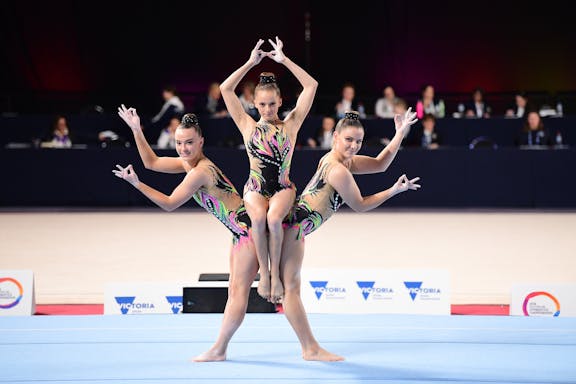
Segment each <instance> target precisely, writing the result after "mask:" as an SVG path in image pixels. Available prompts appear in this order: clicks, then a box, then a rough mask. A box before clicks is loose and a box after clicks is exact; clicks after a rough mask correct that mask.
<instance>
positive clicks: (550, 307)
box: [510, 283, 576, 317]
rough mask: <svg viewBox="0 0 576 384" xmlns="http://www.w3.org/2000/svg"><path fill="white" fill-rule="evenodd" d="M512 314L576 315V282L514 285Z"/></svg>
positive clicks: (511, 302) (511, 303)
mask: <svg viewBox="0 0 576 384" xmlns="http://www.w3.org/2000/svg"><path fill="white" fill-rule="evenodd" d="M510 315H511V316H547V317H558V316H562V317H575V316H576V283H574V284H568V283H567V284H536V283H534V284H518V285H514V286H513V287H512V298H511V301H510Z"/></svg>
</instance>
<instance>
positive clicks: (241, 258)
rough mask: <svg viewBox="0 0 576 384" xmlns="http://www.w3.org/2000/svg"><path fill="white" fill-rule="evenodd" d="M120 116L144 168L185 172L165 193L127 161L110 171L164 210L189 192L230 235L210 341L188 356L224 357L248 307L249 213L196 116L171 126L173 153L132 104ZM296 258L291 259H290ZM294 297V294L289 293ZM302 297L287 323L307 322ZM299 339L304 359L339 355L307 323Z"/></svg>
mask: <svg viewBox="0 0 576 384" xmlns="http://www.w3.org/2000/svg"><path fill="white" fill-rule="evenodd" d="M118 114H119V115H120V117H121V118H122V119H123V120H124V121H125V122H126V124H128V126H129V127H130V128H131V130H132V133H133V135H134V139H135V141H136V146H137V148H138V152H139V154H140V157H141V159H142V161H143V162H144V165H145V167H146V168H147V169H151V170H154V171H158V172H165V173H179V172H185V173H186V176H185V177H184V180H183V181H182V182H181V183H180V184H179V185H178V186H177V187H176V188H175V189H174V191H173V192H172V194H171V195H170V196H167V195H166V194H164V193H162V192H160V191H158V190H156V189H154V188H152V187H150V186H148V185H146V184H145V183H143V182H141V181H140V180H139V178H138V175H137V174H136V172H135V171H134V169H133V166H132V165H131V164H130V165H128V166H127V167H122V166H120V165H117V166H116V167H117V169H115V170H113V171H112V172H113V173H114V174H115V175H116V176H117V177H119V178H122V179H124V180H126V181H127V182H129V183H130V184H131V185H133V186H134V187H135V188H136V189H138V190H139V191H140V192H142V193H143V194H144V195H145V196H146V197H148V198H149V199H150V200H151V201H153V202H154V203H155V204H157V205H158V206H159V207H161V208H162V209H164V210H167V211H172V210H174V209H176V208H178V207H179V206H181V205H182V204H184V203H185V202H187V201H188V200H190V199H191V198H194V199H195V200H196V202H197V203H198V204H199V205H201V206H202V207H204V208H205V209H206V210H207V211H208V212H210V213H211V214H213V215H214V216H216V217H217V218H218V219H219V220H220V221H221V222H222V223H223V224H224V225H225V226H226V227H227V228H228V229H229V230H230V231H231V232H232V235H233V243H232V249H231V252H230V255H229V256H230V281H229V287H228V299H227V301H226V307H225V309H224V316H223V319H222V324H221V327H220V331H219V334H218V337H217V339H216V342H215V343H214V345H213V346H212V347H211V348H210V349H209V350H207V351H206V352H204V353H202V354H200V355H198V356H196V357H195V358H193V361H197V362H206V361H223V360H226V351H227V348H228V344H229V343H230V340H231V339H232V336H233V335H234V333H235V332H236V330H237V329H238V328H239V327H240V325H241V324H242V321H243V320H244V317H245V314H246V309H247V307H248V297H249V294H250V288H251V286H252V283H253V282H254V279H255V278H256V275H257V273H258V260H257V258H256V250H255V248H254V244H253V242H252V240H251V238H250V235H249V228H250V219H249V217H248V215H247V213H246V210H245V209H244V205H243V202H242V198H241V197H240V194H239V193H238V192H237V191H236V189H235V188H234V186H233V184H232V183H231V182H230V181H229V180H228V178H227V177H226V176H225V175H224V174H223V173H222V171H221V170H220V169H219V168H218V167H217V166H216V165H215V164H214V163H213V162H212V161H210V160H209V159H208V158H207V157H206V156H205V155H204V153H203V150H202V145H203V142H204V139H203V137H202V131H201V129H200V126H199V124H198V120H197V119H196V116H195V115H193V114H186V115H184V117H183V118H182V122H181V124H180V125H179V126H178V128H177V129H176V132H175V140H176V151H177V153H178V155H179V156H178V157H158V156H157V155H156V154H155V153H154V151H153V150H152V148H151V147H150V145H149V144H148V142H147V141H146V138H145V136H144V134H143V132H142V129H141V124H140V118H139V116H138V114H137V113H136V110H135V109H134V108H126V107H125V106H124V105H122V106H121V107H120V108H119V109H118ZM295 260H296V259H295ZM285 265H286V267H285V268H286V269H288V270H292V269H294V267H293V266H292V262H290V261H287V262H286V263H285ZM292 300H293V301H295V302H298V301H299V300H300V298H299V297H297V298H293V299H292ZM292 308H294V309H295V312H294V313H291V311H292ZM300 308H303V307H302V303H301V302H300V303H299V305H295V306H294V305H293V306H292V307H291V308H289V309H288V310H284V313H285V315H286V316H287V317H289V318H290V319H291V320H290V323H291V324H292V323H294V324H299V325H300V324H305V325H307V324H308V320H307V318H306V313H305V312H304V311H300V310H299V309H300ZM294 330H295V331H296V333H297V337H298V339H299V340H301V341H302V340H303V341H305V344H304V343H303V344H302V356H303V358H304V359H306V360H320V361H338V360H342V358H341V357H340V356H337V355H335V354H333V353H330V352H328V351H327V350H325V349H324V348H322V347H321V346H320V344H319V343H318V342H317V341H316V339H315V338H314V335H313V334H312V331H311V329H310V327H309V326H301V325H300V326H299V327H298V328H294Z"/></svg>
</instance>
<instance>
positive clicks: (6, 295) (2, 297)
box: [0, 277, 24, 309]
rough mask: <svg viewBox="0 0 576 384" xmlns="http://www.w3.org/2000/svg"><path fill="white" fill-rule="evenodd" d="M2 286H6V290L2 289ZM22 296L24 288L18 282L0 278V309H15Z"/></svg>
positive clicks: (10, 278)
mask: <svg viewBox="0 0 576 384" xmlns="http://www.w3.org/2000/svg"><path fill="white" fill-rule="evenodd" d="M3 285H7V287H6V289H5V288H3V287H2V286H3ZM23 295H24V288H22V284H20V282H19V281H18V280H16V279H13V278H12V277H0V309H8V308H12V307H15V306H16V305H18V303H19V302H20V300H22V296H23Z"/></svg>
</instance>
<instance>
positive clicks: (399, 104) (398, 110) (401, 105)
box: [379, 97, 412, 146]
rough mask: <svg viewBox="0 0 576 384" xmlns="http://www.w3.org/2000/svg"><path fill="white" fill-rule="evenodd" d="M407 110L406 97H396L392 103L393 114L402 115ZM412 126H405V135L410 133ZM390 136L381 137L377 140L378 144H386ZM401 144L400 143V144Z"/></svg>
mask: <svg viewBox="0 0 576 384" xmlns="http://www.w3.org/2000/svg"><path fill="white" fill-rule="evenodd" d="M407 110H408V103H407V102H406V99H404V98H402V97H396V103H394V114H395V115H402V116H403V115H404V114H405V113H406V111H407ZM411 128H412V126H411V125H408V126H407V127H406V130H405V133H406V136H408V134H409V133H410V129H411ZM406 136H405V138H406ZM390 140H391V139H390V138H389V137H387V136H384V137H382V138H381V139H380V140H379V141H380V144H383V145H388V144H389V143H390ZM400 145H401V146H402V144H400Z"/></svg>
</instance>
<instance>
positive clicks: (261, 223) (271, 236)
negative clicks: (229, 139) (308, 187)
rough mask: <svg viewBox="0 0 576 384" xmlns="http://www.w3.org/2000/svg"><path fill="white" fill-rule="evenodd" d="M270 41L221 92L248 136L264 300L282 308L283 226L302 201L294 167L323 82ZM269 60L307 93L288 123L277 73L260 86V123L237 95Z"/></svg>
mask: <svg viewBox="0 0 576 384" xmlns="http://www.w3.org/2000/svg"><path fill="white" fill-rule="evenodd" d="M268 41H269V43H270V44H271V45H272V47H273V50H272V51H269V52H266V51H263V50H262V49H260V47H261V46H262V44H263V43H264V40H262V39H260V40H258V42H257V43H256V46H255V47H254V48H253V49H252V52H251V53H250V58H249V59H248V61H246V63H244V64H243V65H242V66H241V67H240V68H238V69H237V70H235V71H234V72H233V73H232V74H231V75H230V76H229V77H228V78H227V79H226V80H225V81H223V82H222V84H221V85H220V90H221V92H222V97H223V98H224V101H225V103H226V108H227V109H228V112H229V113H230V116H231V117H232V119H233V120H234V123H235V124H236V125H237V126H238V129H239V130H240V133H241V134H242V138H243V141H244V145H245V147H246V152H247V153H248V158H249V161H250V175H249V177H248V181H247V182H246V183H245V185H244V196H243V197H244V204H245V206H246V211H247V213H248V215H249V216H250V221H251V223H252V228H251V236H252V239H253V241H254V244H255V246H256V255H257V257H258V264H259V266H260V281H259V282H258V294H259V295H260V296H262V297H263V298H265V299H267V300H268V301H270V302H273V303H278V302H280V301H281V300H282V296H283V294H284V287H283V285H282V281H281V279H280V272H279V265H280V254H281V249H282V240H283V237H284V234H283V228H282V221H283V219H284V218H285V217H286V215H287V214H288V212H289V211H290V209H291V207H292V206H293V205H294V202H295V198H296V186H295V185H294V183H293V182H292V181H291V180H290V164H291V161H292V154H293V152H294V147H295V145H296V137H297V135H298V131H299V130H300V127H301V126H302V123H303V122H304V119H305V118H306V116H307V115H308V112H309V111H310V108H311V107H312V103H313V101H314V96H315V95H316V89H317V88H318V82H317V81H316V80H315V79H314V78H312V77H311V76H310V75H309V74H308V73H306V71H304V70H303V69H302V68H301V67H300V66H298V65H297V64H295V63H294V62H293V61H292V60H290V59H289V58H288V57H286V56H285V55H284V52H283V51H282V47H283V43H282V41H281V40H280V39H279V38H278V37H276V41H273V40H271V39H269V40H268ZM265 57H268V58H271V59H272V60H274V61H276V62H277V63H281V64H283V65H284V66H286V68H288V70H290V72H292V74H293V75H294V76H295V77H296V79H297V80H298V81H299V82H300V84H301V85H302V88H303V89H302V92H301V93H300V95H299V96H298V100H297V101H296V106H295V108H294V109H293V110H292V111H290V112H289V113H288V114H287V115H286V117H285V118H284V119H283V120H282V119H280V118H279V117H278V110H279V109H280V107H281V106H282V97H281V94H280V88H279V87H278V84H277V83H276V76H275V75H274V73H272V72H262V73H261V74H260V81H259V83H258V84H257V85H256V89H255V94H254V105H255V106H256V108H257V109H258V113H259V114H260V120H259V121H255V120H254V119H253V118H252V116H250V115H249V114H248V113H246V112H245V110H244V108H243V107H242V103H241V102H240V99H239V98H238V95H237V94H236V92H235V89H236V87H237V86H238V84H239V83H240V81H241V80H242V78H243V77H244V76H245V75H246V74H247V73H248V72H249V71H250V70H251V69H252V68H253V67H254V66H256V65H257V64H259V63H260V61H262V59H263V58H265ZM267 233H268V236H267Z"/></svg>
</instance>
